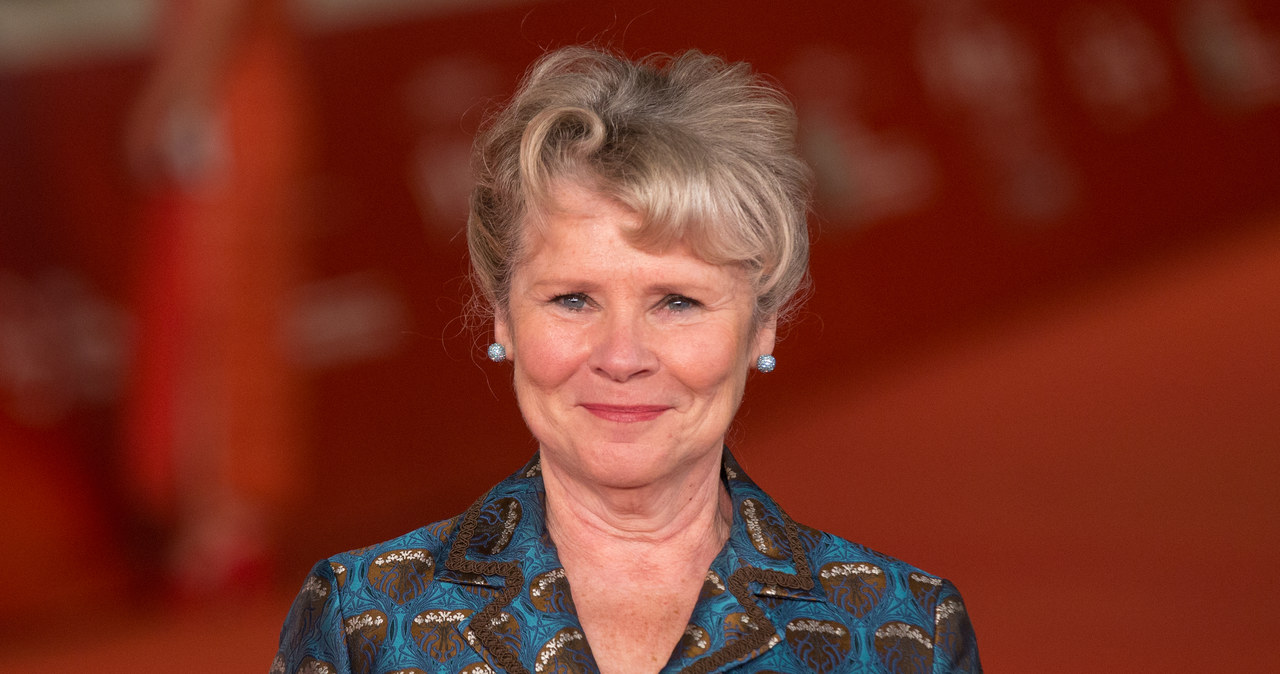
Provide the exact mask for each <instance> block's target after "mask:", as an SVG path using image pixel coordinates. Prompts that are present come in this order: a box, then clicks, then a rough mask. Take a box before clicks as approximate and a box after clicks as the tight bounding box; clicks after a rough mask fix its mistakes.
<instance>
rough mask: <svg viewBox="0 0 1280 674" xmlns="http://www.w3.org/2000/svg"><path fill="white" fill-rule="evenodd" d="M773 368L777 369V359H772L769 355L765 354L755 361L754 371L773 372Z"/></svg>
mask: <svg viewBox="0 0 1280 674" xmlns="http://www.w3.org/2000/svg"><path fill="white" fill-rule="evenodd" d="M775 367H778V359H777V358H774V357H773V356H772V355H771V354H767V353H766V354H763V355H761V356H760V357H759V358H757V359H756V369H757V370H759V371H761V372H764V373H769V372H773V368H775Z"/></svg>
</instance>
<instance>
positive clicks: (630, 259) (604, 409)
mask: <svg viewBox="0 0 1280 674" xmlns="http://www.w3.org/2000/svg"><path fill="white" fill-rule="evenodd" d="M557 196H558V198H557V206H558V208H556V209H555V210H554V211H553V212H552V213H551V215H549V216H548V218H547V222H546V223H545V225H544V226H543V227H542V228H540V229H539V230H536V231H535V230H532V229H531V232H530V237H531V240H530V241H529V244H530V246H529V249H528V253H527V254H526V256H525V259H524V260H523V261H522V262H521V263H520V264H519V265H518V266H517V267H516V268H515V270H514V272H513V274H512V279H511V292H510V303H509V306H508V311H507V312H506V314H505V315H502V316H500V317H499V319H498V320H497V321H496V326H495V327H496V333H497V335H496V336H497V339H498V341H499V342H500V343H502V344H504V345H505V346H506V347H507V350H508V354H509V356H510V359H511V361H512V364H513V367H514V369H515V389H516V396H517V399H518V400H519V403H520V410H521V413H522V414H523V415H524V418H525V422H526V423H527V424H528V425H529V429H530V430H531V431H532V432H533V435H534V437H536V438H537V439H538V442H539V444H540V445H541V450H542V460H543V464H544V468H545V469H553V470H556V471H560V472H561V473H562V474H563V475H565V476H568V477H571V478H572V479H575V480H579V481H585V482H587V483H589V484H594V485H598V486H603V487H616V488H634V487H643V486H647V485H652V484H657V483H659V482H661V481H664V480H672V479H675V480H678V479H679V478H680V476H681V475H684V474H688V473H689V472H690V470H691V469H692V467H693V466H695V465H700V464H701V465H705V463H706V462H708V461H711V462H716V463H718V462H719V457H720V449H721V446H722V444H723V441H724V434H725V431H726V430H727V429H728V427H729V423H730V421H731V420H732V418H733V415H734V413H735V412H736V411H737V408H738V403H739V401H740V400H741V399H742V390H743V385H744V383H745V381H746V377H747V372H748V369H749V367H750V366H751V364H752V363H754V362H755V358H756V356H758V355H759V354H762V353H770V352H771V351H772V350H773V342H774V325H773V321H767V322H766V324H765V325H764V326H763V327H759V328H757V327H755V326H754V325H753V321H752V311H753V308H754V305H755V298H754V296H753V293H752V290H751V285H750V283H749V281H748V279H747V277H746V274H745V272H744V271H743V270H741V269H740V268H738V267H735V266H721V265H714V264H709V263H707V262H704V261H703V260H701V259H699V258H697V257H695V256H693V255H691V254H690V253H689V252H687V251H686V250H683V249H679V248H678V249H675V250H671V251H666V252H662V253H651V252H646V251H642V250H639V249H637V248H634V247H632V246H631V245H630V244H629V243H627V241H626V239H625V238H624V236H623V231H624V230H626V229H630V228H632V227H634V226H635V225H636V224H637V223H638V218H637V216H636V215H635V214H634V213H632V212H630V211H628V210H627V209H626V208H624V207H622V206H620V205H618V204H615V203H613V202H611V201H609V200H607V199H604V198H602V197H599V196H597V195H595V194H593V193H591V192H589V191H586V190H583V189H580V188H576V187H565V188H563V189H561V190H560V191H559V192H558V194H557Z"/></svg>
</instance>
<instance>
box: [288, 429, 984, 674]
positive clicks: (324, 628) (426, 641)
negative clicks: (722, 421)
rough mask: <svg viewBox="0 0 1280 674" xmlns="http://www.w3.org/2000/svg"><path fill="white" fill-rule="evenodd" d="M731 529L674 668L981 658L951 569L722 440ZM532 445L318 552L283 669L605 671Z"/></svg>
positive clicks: (851, 667)
mask: <svg viewBox="0 0 1280 674" xmlns="http://www.w3.org/2000/svg"><path fill="white" fill-rule="evenodd" d="M723 479H724V482H725V485H726V486H727V487H728V490H729V495H730V497H731V498H732V500H733V507H734V515H733V527H732V530H731V534H730V537H729V540H728V542H727V543H726V544H725V546H724V548H723V549H722V550H721V551H720V554H719V555H718V556H717V557H716V559H715V561H713V562H712V564H711V568H710V569H709V570H708V572H707V578H706V581H705V582H704V584H703V587H702V593H701V596H700V597H699V598H698V602H697V605H696V606H695V608H694V610H693V615H692V616H691V617H690V620H689V625H688V627H687V628H686V629H685V634H684V638H683V639H681V640H680V643H679V644H678V645H677V646H676V648H675V651H674V652H673V653H672V654H671V659H670V661H669V662H668V663H667V666H666V668H665V669H664V670H663V671H664V672H720V671H727V670H733V671H735V672H742V673H748V672H757V673H760V672H780V673H781V672H788V673H789V672H866V673H868V674H870V673H894V674H899V673H908V672H911V673H915V672H920V673H933V674H940V673H942V672H980V671H981V665H980V664H979V663H978V650H977V645H976V643H975V640H974V633H973V629H972V627H971V626H970V623H969V618H968V616H967V614H966V612H965V608H964V604H963V602H962V601H961V599H960V595H959V593H957V592H956V589H955V588H954V587H953V586H952V585H951V584H950V583H949V582H947V581H945V580H943V579H941V578H938V577H936V576H932V575H929V574H927V573H924V572H923V571H920V570H919V569H916V568H913V567H911V566H908V565H906V564H904V563H903V562H900V561H898V560H896V559H893V558H891V557H887V556H885V555H881V554H879V553H876V552H874V551H871V550H868V549H867V548H864V547H862V546H860V545H857V544H855V543H850V542H849V541H846V540H844V539H841V538H837V537H835V536H832V535H831V534H827V533H824V532H821V531H818V530H816V529H811V528H809V527H805V526H803V525H798V524H796V523H795V522H792V521H791V519H790V518H789V517H787V515H786V514H785V513H784V512H782V510H781V509H780V508H779V507H778V506H777V505H776V504H775V503H774V502H773V500H772V499H771V498H769V496H768V495H766V494H765V493H764V492H763V491H761V490H760V488H759V487H757V486H756V485H755V483H753V482H752V481H751V480H750V479H748V478H747V476H746V474H744V473H743V472H742V469H741V468H740V467H739V466H738V465H737V463H736V462H735V461H734V460H733V457H732V456H731V455H730V454H729V453H728V451H726V452H725V459H724V467H723ZM543 498H544V492H543V484H542V473H541V465H540V464H539V462H538V458H537V457H536V456H535V457H534V459H533V460H532V461H531V462H530V463H529V464H528V465H527V466H525V467H524V468H522V469H521V470H520V471H519V472H517V473H515V474H514V475H512V476H511V477H510V478H508V479H506V480H504V481H503V482H501V483H499V484H498V485H497V486H496V487H494V488H493V489H492V490H491V491H490V492H489V493H488V494H486V495H485V496H483V497H482V498H481V499H480V500H478V501H477V502H476V503H475V504H474V505H472V506H471V507H470V508H469V509H468V510H467V512H465V513H463V514H462V515H459V516H458V517H455V518H453V519H449V520H444V521H441V522H436V523H435V524H431V525H428V526H426V527H423V528H421V529H418V530H417V531H414V532H412V533H409V534H406V535H404V536H401V537H399V538H396V539H394V540H391V541H387V542H386V543H382V544H380V545H375V546H373V547H369V548H363V549H361V550H355V551H352V552H348V553H344V554H340V555H336V556H334V557H332V558H330V559H328V560H325V561H322V562H320V563H318V564H317V565H316V566H315V568H313V569H312V571H311V575H310V576H308V578H307V580H306V582H305V584H304V585H303V587H302V591H301V592H300V593H299V594H298V597H297V599H296V600H295V601H294V604H293V607H292V608H291V609H290V611H289V617H288V619H287V620H286V622H285V626H284V630H283V632H282V633H281V635H280V651H279V653H278V655H277V656H276V659H275V662H274V663H273V664H272V668H271V671H272V672H273V674H275V673H277V672H281V673H285V674H295V673H297V672H302V673H307V674H312V673H314V674H320V673H331V672H332V673H337V672H341V673H344V674H345V673H348V672H350V673H353V674H355V673H359V674H364V673H370V674H384V673H390V672H396V673H402V674H408V673H411V672H433V673H434V672H440V673H444V672H449V673H451V674H452V673H464V674H482V673H495V672H508V673H509V674H516V673H525V672H528V673H534V674H544V673H550V672H561V673H565V674H569V673H577V672H595V671H596V665H595V661H594V660H593V659H592V656H591V649H590V647H589V646H588V644H587V641H586V638H585V637H584V636H583V633H582V627H581V625H580V624H579V623H578V618H577V615H576V614H575V612H574V606H573V598H572V596H571V594H570V591H569V584H568V582H567V580H566V579H565V574H564V569H562V568H561V566H560V562H559V559H558V557H557V555H556V549H555V546H554V545H553V544H552V542H551V540H550V538H549V537H548V535H547V531H546V527H545V526H544V518H543Z"/></svg>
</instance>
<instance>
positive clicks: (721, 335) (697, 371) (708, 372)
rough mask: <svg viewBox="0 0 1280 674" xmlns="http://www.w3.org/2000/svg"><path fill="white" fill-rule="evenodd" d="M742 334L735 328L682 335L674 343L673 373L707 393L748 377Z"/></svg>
mask: <svg viewBox="0 0 1280 674" xmlns="http://www.w3.org/2000/svg"><path fill="white" fill-rule="evenodd" d="M741 347H742V344H741V341H740V339H739V336H738V335H737V334H736V333H735V332H734V331H733V330H723V331H717V332H715V333H710V334H706V335H703V336H701V337H700V338H697V339H681V340H677V341H676V342H675V343H674V344H672V345H671V347H670V349H669V351H668V353H669V357H668V358H667V364H668V366H669V367H670V368H671V369H672V372H673V374H675V375H676V377H677V378H678V379H680V381H681V382H682V383H683V384H684V385H685V387H687V388H689V389H690V390H693V391H701V392H706V393H712V392H715V391H716V390H717V389H721V388H724V387H726V386H728V385H733V384H737V385H738V386H739V387H740V386H741V382H742V381H745V380H746V369H745V368H746V365H745V360H744V356H743V354H744V353H745V352H744V350H743V349H742V348H741Z"/></svg>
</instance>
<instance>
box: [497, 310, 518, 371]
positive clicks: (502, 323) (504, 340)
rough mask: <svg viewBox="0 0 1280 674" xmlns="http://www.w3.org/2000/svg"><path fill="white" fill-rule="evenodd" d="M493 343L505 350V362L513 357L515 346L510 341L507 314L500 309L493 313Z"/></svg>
mask: <svg viewBox="0 0 1280 674" xmlns="http://www.w3.org/2000/svg"><path fill="white" fill-rule="evenodd" d="M493 341H495V342H497V343H499V344H501V345H502V347H503V348H505V349H506V350H507V360H512V359H513V358H514V357H515V352H516V350H515V344H514V343H513V340H512V339H511V323H510V321H509V320H508V318H507V312H505V311H503V310H501V309H495V310H494V312H493Z"/></svg>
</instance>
